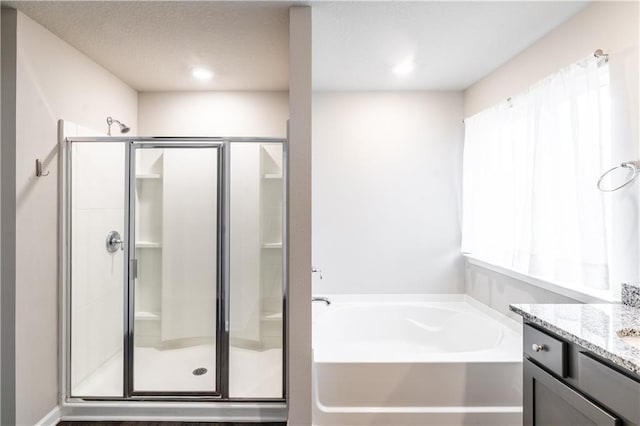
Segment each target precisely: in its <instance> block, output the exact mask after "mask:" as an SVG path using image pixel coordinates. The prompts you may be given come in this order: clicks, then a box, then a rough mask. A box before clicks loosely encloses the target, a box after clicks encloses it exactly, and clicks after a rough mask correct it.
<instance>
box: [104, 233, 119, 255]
mask: <svg viewBox="0 0 640 426" xmlns="http://www.w3.org/2000/svg"><path fill="white" fill-rule="evenodd" d="M105 245H106V247H107V251H108V252H109V253H115V252H116V251H118V248H120V250H124V241H122V238H121V237H120V233H119V232H118V231H110V232H109V233H108V234H107V239H106V241H105Z"/></svg>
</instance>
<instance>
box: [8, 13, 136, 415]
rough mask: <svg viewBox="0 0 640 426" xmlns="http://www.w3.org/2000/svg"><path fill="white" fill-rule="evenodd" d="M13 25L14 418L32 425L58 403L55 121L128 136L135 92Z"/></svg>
mask: <svg viewBox="0 0 640 426" xmlns="http://www.w3.org/2000/svg"><path fill="white" fill-rule="evenodd" d="M17 24H18V26H17V106H16V108H17V111H16V115H17V117H16V121H17V125H16V127H17V136H16V191H17V194H16V199H17V200H16V204H17V207H16V243H15V250H16V282H15V285H16V421H17V424H20V425H32V424H34V423H35V422H37V421H38V420H39V419H41V418H42V417H43V416H44V415H45V414H47V413H48V412H49V411H50V410H51V409H53V408H54V407H55V406H56V404H57V403H58V371H59V370H58V368H59V364H60V362H59V361H58V344H57V339H58V308H57V306H58V287H57V281H58V279H57V278H58V275H57V274H58V235H57V229H58V214H57V211H58V210H57V209H58V199H59V193H58V162H57V161H58V158H57V121H58V120H59V119H65V120H70V121H73V122H75V123H77V124H80V125H82V126H84V127H88V128H92V129H96V130H98V131H101V132H104V131H106V121H105V119H106V117H107V116H108V115H113V116H114V117H116V118H118V119H120V120H122V121H123V122H125V123H127V124H128V125H129V126H131V128H132V133H133V134H135V132H136V128H137V123H136V122H137V94H136V92H135V91H134V90H133V89H131V88H130V87H129V86H127V85H126V84H124V83H123V82H121V81H120V80H118V79H117V78H115V77H114V76H113V75H111V74H110V73H108V72H107V71H106V70H104V69H103V68H101V67H100V66H98V65H97V64H95V63H94V62H93V61H91V60H90V59H88V58H87V57H86V56H84V55H83V54H81V53H80V52H78V51H77V50H75V49H73V48H72V47H70V46H69V45H68V44H66V43H65V42H63V41H62V40H60V39H59V38H57V37H56V36H54V35H53V34H51V33H50V32H49V31H47V30H46V29H44V28H43V27H41V26H40V25H39V24H37V23H35V22H34V21H32V20H31V19H30V18H28V17H26V16H25V15H23V14H22V13H20V12H18V14H17ZM5 142H6V141H3V143H5ZM36 158H39V159H42V160H44V161H45V169H46V170H47V171H49V172H50V174H49V176H47V177H41V178H36V177H35V174H34V162H35V159H36Z"/></svg>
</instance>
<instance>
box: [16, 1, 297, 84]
mask: <svg viewBox="0 0 640 426" xmlns="http://www.w3.org/2000/svg"><path fill="white" fill-rule="evenodd" d="M3 3H9V4H11V5H12V6H14V7H16V8H17V9H19V10H21V11H22V12H24V13H25V14H26V15H28V16H29V17H31V18H32V19H34V20H35V21H37V22H39V23H40V24H42V25H43V26H44V27H46V28H48V29H49V30H50V31H51V32H53V33H54V34H56V35H57V36H58V37H60V38H62V39H63V40H65V41H66V42H67V43H69V44H70V45H72V46H73V47H75V48H76V49H78V50H80V51H81V52H83V53H84V54H86V55H87V56H89V57H90V58H92V59H93V60H94V61H96V62H97V63H99V64H100V65H102V66H103V67H104V68H106V69H107V70H109V71H110V72H112V73H113V74H115V75H116V76H118V77H119V78H120V79H121V80H123V81H124V82H125V83H127V84H129V85H130V86H131V87H133V88H134V89H136V90H138V91H142V92H146V91H171V90H287V88H288V86H289V74H288V64H289V11H288V5H287V4H273V3H263V4H262V3H261V4H256V3H253V4H251V3H243V2H209V1H129V2H127V1H88V2H87V1H82V2H74V1H44V2H42V1H40V2H38V1H33V2H32V1H16V2H3ZM196 66H207V67H209V68H211V70H213V72H214V73H215V78H214V79H212V80H210V81H206V82H203V81H194V80H193V79H192V78H191V76H190V70H191V69H192V68H193V67H196Z"/></svg>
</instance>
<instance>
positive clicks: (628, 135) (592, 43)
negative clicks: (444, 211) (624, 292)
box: [464, 1, 640, 310]
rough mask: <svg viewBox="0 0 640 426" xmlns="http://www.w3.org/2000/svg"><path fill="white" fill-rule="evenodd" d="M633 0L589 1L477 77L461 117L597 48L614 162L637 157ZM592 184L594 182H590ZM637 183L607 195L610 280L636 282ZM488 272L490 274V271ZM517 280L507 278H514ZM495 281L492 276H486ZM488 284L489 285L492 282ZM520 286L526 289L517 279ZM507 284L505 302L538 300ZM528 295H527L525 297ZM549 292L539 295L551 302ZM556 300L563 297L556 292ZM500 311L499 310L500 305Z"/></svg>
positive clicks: (639, 235)
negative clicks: (605, 60) (604, 72)
mask: <svg viewBox="0 0 640 426" xmlns="http://www.w3.org/2000/svg"><path fill="white" fill-rule="evenodd" d="M638 20H639V4H638V2H616V1H604V2H594V3H592V4H590V5H589V6H587V7H586V8H585V9H583V10H582V11H581V12H579V13H578V14H576V15H575V16H574V17H573V18H571V19H569V20H568V21H567V22H565V23H564V24H562V25H560V26H559V27H558V28H556V29H555V30H553V31H552V32H550V33H549V34H547V35H546V36H545V37H543V38H542V39H541V40H539V41H538V42H536V43H535V44H533V45H532V46H530V47H529V48H528V49H526V50H525V51H523V52H522V53H520V54H519V55H517V56H516V57H514V58H513V59H511V60H510V61H509V62H507V63H506V64H504V65H503V66H501V67H500V68H498V69H497V70H495V71H494V72H493V73H491V74H489V75H488V76H486V77H485V78H484V79H482V80H480V81H479V82H477V83H476V84H474V85H473V86H471V87H470V88H468V89H467V90H466V92H465V98H464V101H465V116H467V117H468V116H472V115H474V114H476V113H478V112H479V111H481V110H482V109H485V108H487V107H490V106H492V105H495V104H497V103H499V102H502V101H504V100H505V99H506V98H507V97H509V96H512V95H514V94H517V93H519V92H522V91H524V90H526V89H527V88H528V87H529V86H530V85H532V84H533V83H535V82H536V81H538V80H540V79H542V78H544V77H545V76H547V75H549V74H552V73H554V72H556V71H557V70H558V69H560V68H562V67H565V66H567V65H569V64H571V63H573V62H576V61H578V60H580V59H582V58H585V57H587V56H589V55H592V54H593V52H594V51H595V50H596V49H602V50H603V51H604V52H606V53H608V54H609V57H610V61H609V64H610V75H611V106H612V129H613V134H612V137H613V144H614V150H613V153H612V159H613V163H619V162H622V161H627V160H637V159H638V156H639V151H640V138H639V131H638V128H639V127H638V118H639V114H640V109H639V107H638V102H639V101H638V95H639V86H638V83H639V78H640V75H639V72H640V67H639V65H638V61H639V56H638V44H639V42H640V40H639V39H640V36H639V30H638ZM594 185H595V182H594ZM639 194H640V182H635V183H634V184H633V185H630V186H629V187H627V188H625V189H623V190H621V191H617V192H616V193H613V194H610V195H609V196H610V197H611V200H612V204H613V208H612V210H613V221H612V222H613V232H612V239H613V243H612V251H613V253H612V256H611V265H612V282H613V284H614V285H619V283H620V282H632V283H633V282H636V283H637V282H638V281H639V274H640V271H639V270H638V258H639V257H640V249H639V245H640V244H639V239H640V230H639V228H640V226H639V224H640V219H639V218H640V206H639V199H640V197H639ZM471 269H472V270H480V269H482V268H480V267H472V268H471ZM490 275H491V274H490ZM478 276H480V274H478V273H474V274H470V275H468V276H467V290H468V291H470V289H473V288H477V287H478V282H477V280H476V277H478ZM516 281H517V280H510V282H516ZM485 282H486V283H487V285H494V287H493V289H494V291H497V290H496V287H495V285H497V284H496V282H497V281H496V280H485ZM492 283H493V284H492ZM520 285H521V288H525V289H526V288H529V289H530V288H531V287H530V286H529V285H528V284H525V283H520ZM512 288H514V287H513V286H511V285H507V286H502V290H501V291H504V292H505V294H506V296H504V297H502V299H503V301H504V303H506V302H507V301H509V300H514V301H515V300H516V299H517V301H518V302H521V303H526V302H536V301H539V300H541V299H540V298H539V297H537V296H536V295H535V294H534V293H535V292H536V291H535V290H533V289H531V290H530V291H529V292H528V293H527V292H526V291H525V292H522V291H518V292H517V293H513V295H514V297H509V294H511V293H510V292H511V289H512ZM527 294H529V296H527ZM552 299H553V298H552V297H547V296H545V297H544V300H545V301H547V302H552V301H553V300H552ZM559 299H562V298H561V297H559ZM494 307H495V306H494ZM499 310H501V309H499Z"/></svg>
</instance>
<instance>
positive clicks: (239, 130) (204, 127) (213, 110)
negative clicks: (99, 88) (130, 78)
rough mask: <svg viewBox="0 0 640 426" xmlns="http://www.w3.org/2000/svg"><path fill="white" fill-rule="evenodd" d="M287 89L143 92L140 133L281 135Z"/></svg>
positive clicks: (139, 111) (139, 104)
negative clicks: (273, 90) (276, 90)
mask: <svg viewBox="0 0 640 426" xmlns="http://www.w3.org/2000/svg"><path fill="white" fill-rule="evenodd" d="M288 96H289V95H288V93H287V92H146V93H140V95H139V97H138V122H139V126H140V131H139V134H140V135H141V136H261V137H285V136H286V134H287V120H288V118H289V97H288Z"/></svg>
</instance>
